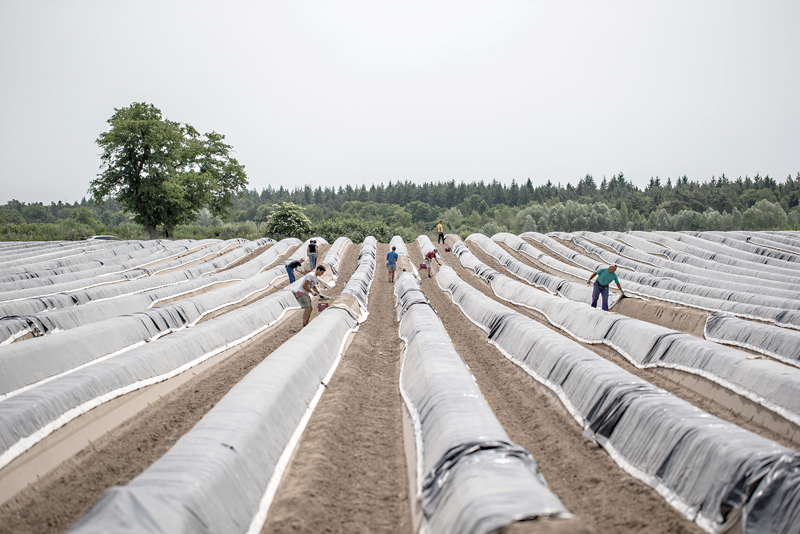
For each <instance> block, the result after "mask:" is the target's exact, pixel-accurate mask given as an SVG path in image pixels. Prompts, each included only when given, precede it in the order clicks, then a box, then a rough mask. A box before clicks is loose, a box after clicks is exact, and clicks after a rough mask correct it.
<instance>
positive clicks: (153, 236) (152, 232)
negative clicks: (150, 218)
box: [144, 224, 158, 239]
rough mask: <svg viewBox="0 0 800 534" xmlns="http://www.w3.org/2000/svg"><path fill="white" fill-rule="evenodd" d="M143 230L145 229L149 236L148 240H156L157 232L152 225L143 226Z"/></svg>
mask: <svg viewBox="0 0 800 534" xmlns="http://www.w3.org/2000/svg"><path fill="white" fill-rule="evenodd" d="M144 227H145V228H147V233H148V234H150V239H157V238H158V230H157V229H156V227H155V226H153V225H152V224H145V225H144Z"/></svg>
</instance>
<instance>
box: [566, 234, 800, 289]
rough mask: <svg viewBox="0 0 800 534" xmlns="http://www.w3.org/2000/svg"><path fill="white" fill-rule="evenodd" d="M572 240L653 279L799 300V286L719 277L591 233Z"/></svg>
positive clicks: (732, 276)
mask: <svg viewBox="0 0 800 534" xmlns="http://www.w3.org/2000/svg"><path fill="white" fill-rule="evenodd" d="M576 237H578V238H583V239H586V241H590V242H592V243H597V244H600V245H603V246H605V247H609V248H612V249H613V250H614V251H615V252H616V253H617V254H619V256H617V263H618V264H619V265H621V266H624V267H627V268H630V269H633V270H635V271H637V272H641V273H647V274H651V275H653V276H657V277H663V278H673V279H675V280H680V281H682V282H689V283H692V284H697V285H702V286H706V287H716V288H724V289H729V290H733V291H741V292H744V293H758V294H760V295H770V296H773V297H780V298H782V299H787V298H788V299H798V298H800V286H793V285H792V284H787V283H783V282H776V281H773V280H761V279H760V278H757V277H756V276H755V274H756V273H753V275H750V276H742V275H738V274H733V273H725V274H724V275H721V274H720V272H718V271H711V270H708V269H703V268H701V267H695V266H692V265H686V264H683V263H677V262H673V261H671V260H667V259H665V258H659V257H657V256H654V255H652V254H648V253H647V252H643V251H641V250H637V249H636V248H634V247H632V246H630V245H626V244H623V243H621V242H619V241H617V240H616V239H612V238H610V237H608V236H605V235H602V234H596V233H594V232H576ZM576 243H577V241H576Z"/></svg>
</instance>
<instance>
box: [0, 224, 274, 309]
mask: <svg viewBox="0 0 800 534" xmlns="http://www.w3.org/2000/svg"><path fill="white" fill-rule="evenodd" d="M242 242H243V240H240V239H232V240H230V241H226V242H223V243H220V244H217V245H212V246H210V247H208V248H206V249H203V250H199V251H197V252H195V253H193V254H189V255H187V256H183V257H181V258H179V259H176V260H173V261H171V262H164V263H159V264H157V265H155V266H153V267H152V268H140V269H134V270H131V271H126V272H123V273H114V274H108V275H105V276H101V277H91V276H90V277H89V278H79V279H77V280H72V281H69V282H60V283H57V284H53V285H47V286H41V287H34V288H28V289H18V290H14V291H5V292H3V293H0V301H11V300H19V299H24V298H34V297H41V296H49V295H53V294H56V293H61V292H64V291H77V290H80V289H90V288H92V287H97V286H101V285H105V284H113V283H117V282H124V281H128V280H133V279H137V278H141V277H145V276H151V275H155V274H158V273H160V272H164V271H167V270H170V269H174V268H178V267H181V266H185V265H187V264H189V263H191V262H192V261H195V260H197V259H204V258H207V257H215V256H218V253H219V252H220V251H222V250H224V249H225V248H227V247H228V246H230V245H232V244H241V243H242ZM271 242H272V240H266V238H264V240H256V241H251V242H249V245H245V246H242V247H238V248H236V249H234V250H232V251H230V252H227V253H225V254H223V255H222V256H218V257H216V259H214V260H209V261H206V263H205V264H204V265H201V266H198V267H203V268H204V269H203V274H210V273H213V272H215V271H217V270H219V269H222V268H224V267H225V266H227V265H229V264H230V263H232V262H234V261H236V260H238V259H239V258H241V257H242V256H245V255H247V254H249V253H250V252H252V251H253V250H255V249H256V248H260V247H263V246H266V245H267V244H269V243H271ZM203 274H201V275H200V276H202V275H203Z"/></svg>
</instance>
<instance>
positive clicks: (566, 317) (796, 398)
mask: <svg viewBox="0 0 800 534" xmlns="http://www.w3.org/2000/svg"><path fill="white" fill-rule="evenodd" d="M454 253H455V254H456V255H457V256H458V258H459V260H460V261H461V262H462V264H463V265H464V266H465V267H467V266H469V267H468V268H470V269H472V270H474V271H475V273H476V274H477V275H478V276H479V277H481V278H482V279H484V280H486V281H488V282H489V283H490V284H491V287H492V290H493V291H494V293H495V294H496V295H497V296H499V297H500V298H502V299H504V300H508V301H510V302H513V303H516V304H521V305H523V306H526V307H528V308H532V309H534V310H536V311H538V312H540V313H542V314H543V315H544V316H545V317H547V319H548V320H549V321H550V323H552V324H553V325H554V326H556V327H558V328H560V329H562V330H564V331H566V332H567V333H569V334H570V335H571V336H572V337H574V338H576V339H578V340H579V341H583V342H588V343H604V344H606V345H609V346H610V347H612V348H614V349H615V350H617V351H618V352H619V353H620V354H622V355H623V356H625V357H626V358H627V359H628V360H629V361H630V362H631V363H633V364H634V365H636V366H637V367H639V368H650V367H664V368H669V369H677V370H680V371H684V372H688V373H692V374H695V375H699V376H702V377H703V378H706V379H708V380H710V381H712V382H715V383H717V384H719V385H721V386H723V387H725V388H728V389H730V390H732V391H734V392H735V393H737V394H739V395H742V396H744V397H747V398H749V399H750V400H752V401H753V402H756V403H758V404H760V405H762V406H764V407H765V408H767V409H768V410H771V411H773V412H775V413H777V414H779V415H780V416H781V417H784V418H786V419H788V420H789V421H792V422H793V423H795V424H798V425H800V370H799V369H792V368H787V367H786V366H785V365H782V364H780V363H778V362H774V361H771V360H766V359H753V358H751V357H750V355H749V354H747V353H745V352H742V351H740V350H736V349H732V348H729V347H725V346H722V345H718V344H717V343H713V342H711V341H706V340H704V339H699V338H697V337H695V336H692V335H690V334H685V333H683V332H677V331H675V330H671V329H669V328H665V327H663V326H658V325H654V324H651V323H648V322H646V321H640V320H638V319H634V318H631V317H625V316H622V315H617V314H613V313H605V312H603V311H601V310H598V309H596V308H591V307H589V306H586V305H583V304H578V303H575V302H569V303H565V302H564V301H563V299H558V298H556V297H553V296H550V295H548V294H546V293H543V292H541V291H538V290H536V289H534V288H532V287H530V286H528V285H525V284H522V283H520V282H517V281H515V280H512V279H511V278H509V277H507V276H504V275H502V274H500V273H499V272H497V271H495V270H494V269H492V268H490V267H488V266H487V265H484V264H483V263H480V262H478V261H477V259H476V258H475V257H474V255H473V254H472V252H471V251H470V250H469V249H468V248H467V246H466V245H465V244H464V243H462V242H460V241H459V242H458V243H456V246H455V248H454ZM515 261H516V260H514V259H513V258H511V259H510V260H509V262H510V263H513V262H515ZM737 320H738V321H741V319H737ZM760 326H765V325H760ZM773 328H776V327H773ZM792 333H793V334H795V336H796V337H797V336H798V334H797V333H794V332H792Z"/></svg>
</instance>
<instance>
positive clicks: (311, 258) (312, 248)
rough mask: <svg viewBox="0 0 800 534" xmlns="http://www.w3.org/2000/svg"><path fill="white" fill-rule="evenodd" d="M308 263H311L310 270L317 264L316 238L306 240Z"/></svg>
mask: <svg viewBox="0 0 800 534" xmlns="http://www.w3.org/2000/svg"><path fill="white" fill-rule="evenodd" d="M308 263H310V264H311V270H312V271H313V270H314V268H315V267H316V266H317V240H316V239H312V240H311V241H309V242H308Z"/></svg>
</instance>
